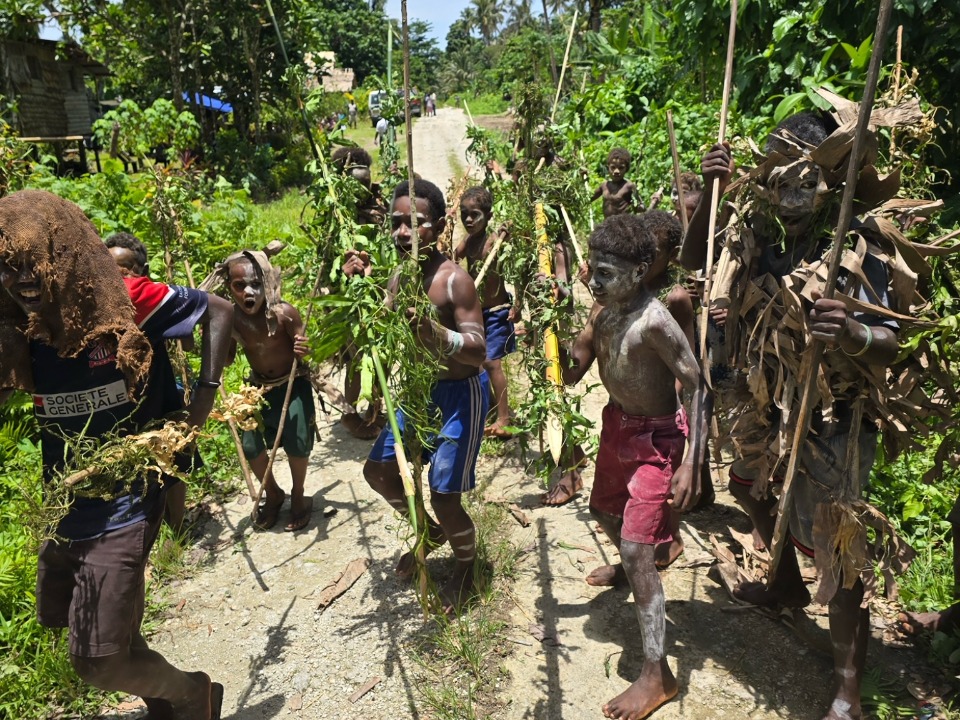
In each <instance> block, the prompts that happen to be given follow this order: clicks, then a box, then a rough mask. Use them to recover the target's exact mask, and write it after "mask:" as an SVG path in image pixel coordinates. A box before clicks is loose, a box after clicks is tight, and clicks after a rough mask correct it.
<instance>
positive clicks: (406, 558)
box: [395, 525, 447, 580]
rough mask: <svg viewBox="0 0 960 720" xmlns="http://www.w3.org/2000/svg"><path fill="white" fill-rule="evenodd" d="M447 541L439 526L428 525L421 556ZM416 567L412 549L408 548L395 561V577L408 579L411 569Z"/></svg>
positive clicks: (411, 573) (410, 576) (410, 575)
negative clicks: (428, 528) (426, 537)
mask: <svg viewBox="0 0 960 720" xmlns="http://www.w3.org/2000/svg"><path fill="white" fill-rule="evenodd" d="M446 541H447V537H446V535H444V534H443V530H441V529H440V527H439V526H436V527H434V526H433V525H431V526H430V537H429V539H428V540H427V543H426V545H425V546H424V548H423V556H424V557H426V556H427V555H429V554H430V553H432V552H433V551H434V549H435V548H438V547H440V546H441V545H443V544H444V543H445V542H446ZM416 567H417V558H416V556H415V555H414V551H413V550H408V551H407V552H405V553H404V554H403V555H401V556H400V560H398V561H397V569H396V571H395V572H396V573H397V577H398V578H400V579H401V580H409V579H410V578H412V577H413V571H414V569H415V568H416Z"/></svg>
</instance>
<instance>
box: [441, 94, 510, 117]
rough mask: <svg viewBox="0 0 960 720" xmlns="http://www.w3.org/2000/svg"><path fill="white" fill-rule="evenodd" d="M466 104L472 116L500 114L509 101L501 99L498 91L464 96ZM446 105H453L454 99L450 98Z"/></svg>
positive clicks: (505, 108) (503, 111)
mask: <svg viewBox="0 0 960 720" xmlns="http://www.w3.org/2000/svg"><path fill="white" fill-rule="evenodd" d="M464 99H465V100H466V102H467V106H468V107H469V108H470V114H471V115H473V116H474V117H477V116H478V115H500V114H501V113H505V112H506V111H507V108H508V107H510V103H509V102H508V101H507V100H504V99H503V96H502V95H500V93H484V94H483V95H474V96H472V97H466V96H464ZM447 105H448V106H455V105H456V100H454V99H451V100H449V101H448V102H447Z"/></svg>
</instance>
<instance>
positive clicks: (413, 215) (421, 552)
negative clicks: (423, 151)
mask: <svg viewBox="0 0 960 720" xmlns="http://www.w3.org/2000/svg"><path fill="white" fill-rule="evenodd" d="M400 17H401V22H402V23H403V95H404V97H405V98H406V100H407V101H406V102H405V103H404V120H405V122H406V126H407V181H408V182H407V184H408V185H409V187H410V190H409V196H410V234H411V235H412V237H413V262H414V263H416V264H417V271H418V272H419V263H420V236H419V234H418V232H417V196H416V192H415V187H414V186H415V180H416V175H415V174H414V171H413V118H412V116H411V114H410V26H409V24H408V23H407V0H402V1H401V3H400ZM436 219H437V220H438V221H439V220H440V218H436ZM383 397H384V402H389V403H390V404H392V400H390V395H389V394H388V392H387V387H386V386H384V387H383ZM389 408H390V405H389V404H388V405H387V412H388V413H390V410H389ZM391 417H393V415H392V413H391ZM394 424H396V421H395V420H394ZM391 427H393V426H391ZM396 438H397V464H398V465H400V467H401V468H402V467H403V465H406V462H407V461H406V455H404V454H403V448H402V443H403V438H402V437H401V436H396ZM401 461H402V463H403V464H402V465H401ZM414 462H415V463H419V458H416V459H415V460H414ZM407 473H408V474H409V473H410V470H409V467H408V468H407ZM401 477H402V470H401ZM419 480H420V478H419V477H418V478H417V482H414V480H413V477H412V476H411V477H410V483H411V485H412V489H413V493H414V495H413V508H412V509H411V512H412V514H411V515H410V523H411V524H412V525H413V533H414V536H415V537H416V538H417V539H416V544H415V545H414V550H413V552H414V556H415V558H416V562H417V568H418V570H419V572H418V575H419V577H420V606H421V607H422V608H423V614H424V616H426V615H427V610H428V604H427V592H428V588H427V582H428V577H427V552H426V547H425V546H426V542H427V535H428V533H427V520H426V511H425V510H424V507H423V490H422V488H421V487H420V482H419ZM404 492H405V493H406V485H405V486H404ZM407 502H408V503H410V497H409V495H408V496H407Z"/></svg>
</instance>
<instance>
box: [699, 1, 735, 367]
mask: <svg viewBox="0 0 960 720" xmlns="http://www.w3.org/2000/svg"><path fill="white" fill-rule="evenodd" d="M736 38H737V0H730V30H729V32H728V34H727V64H726V66H725V67H724V70H723V100H722V101H721V103H720V131H719V132H718V133H717V142H718V143H722V142H723V141H724V139H725V137H726V134H727V110H728V108H729V107H730V89H731V85H732V84H733V51H734V47H735V45H736ZM719 208H720V178H714V180H713V191H712V192H711V193H710V222H709V225H708V228H709V229H708V230H707V267H706V270H705V277H704V281H703V309H702V311H701V314H700V367H701V368H703V373H704V376H705V377H706V378H707V382H708V383H709V382H710V356H709V354H708V353H707V329H708V326H709V320H710V290H711V286H712V284H713V255H714V237H713V236H714V235H716V232H717V210H718V209H719Z"/></svg>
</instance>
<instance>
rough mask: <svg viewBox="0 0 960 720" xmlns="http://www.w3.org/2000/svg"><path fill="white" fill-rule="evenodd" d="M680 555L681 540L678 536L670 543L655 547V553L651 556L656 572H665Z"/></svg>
mask: <svg viewBox="0 0 960 720" xmlns="http://www.w3.org/2000/svg"><path fill="white" fill-rule="evenodd" d="M682 554H683V540H681V539H680V536H679V535H678V536H677V537H676V538H675V539H673V540H671V541H670V542H665V543H660V544H659V545H657V549H656V552H655V553H654V556H653V557H654V562H655V563H656V566H657V570H666V569H667V568H668V567H670V566H671V565H673V564H674V563H675V562H676V561H677V558H678V557H680V556H681V555H682Z"/></svg>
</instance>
